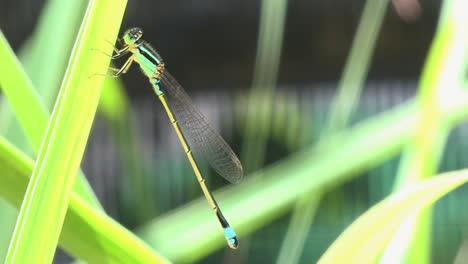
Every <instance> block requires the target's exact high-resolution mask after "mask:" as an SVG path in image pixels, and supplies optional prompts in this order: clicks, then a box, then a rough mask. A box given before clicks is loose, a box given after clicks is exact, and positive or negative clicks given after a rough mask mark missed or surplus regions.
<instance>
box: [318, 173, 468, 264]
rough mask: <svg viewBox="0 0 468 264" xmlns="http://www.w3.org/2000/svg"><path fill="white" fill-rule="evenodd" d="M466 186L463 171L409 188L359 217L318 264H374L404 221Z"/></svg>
mask: <svg viewBox="0 0 468 264" xmlns="http://www.w3.org/2000/svg"><path fill="white" fill-rule="evenodd" d="M466 182H468V170H462V171H456V172H450V173H445V174H442V175H440V176H439V177H435V178H433V179H430V180H424V181H421V182H417V183H416V182H415V183H413V184H410V185H408V186H407V187H405V188H403V189H401V190H399V191H398V192H397V193H395V194H393V195H392V196H390V197H388V198H387V199H385V200H384V201H382V202H380V203H378V204H377V205H375V206H374V207H372V208H371V209H370V210H368V211H367V212H366V213H364V214H363V215H362V216H361V217H359V218H358V219H357V220H356V221H355V222H354V223H353V224H351V226H350V227H348V228H347V229H346V231H345V232H343V233H342V234H341V235H340V236H339V237H338V239H337V240H335V242H334V243H333V244H332V245H331V246H330V247H329V248H328V250H327V252H325V254H324V255H323V256H322V258H320V260H319V261H318V263H375V262H376V260H377V258H378V257H379V255H380V253H381V251H382V249H383V248H384V247H385V245H386V243H387V242H388V240H389V239H390V238H391V236H392V235H393V233H394V232H395V231H396V230H397V229H398V227H399V225H400V224H401V222H402V221H404V220H405V219H406V218H407V217H408V216H411V215H413V214H414V213H415V212H417V211H419V210H421V209H423V208H427V207H428V206H430V205H432V204H433V203H434V202H436V201H437V200H438V199H440V198H441V197H442V196H444V195H445V194H447V193H449V192H450V191H452V190H453V189H455V188H457V187H459V186H460V185H462V184H464V183H466ZM382 227H384V228H382ZM397 262H398V261H397Z"/></svg>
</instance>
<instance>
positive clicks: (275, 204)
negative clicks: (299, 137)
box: [138, 94, 468, 262]
mask: <svg viewBox="0 0 468 264" xmlns="http://www.w3.org/2000/svg"><path fill="white" fill-rule="evenodd" d="M467 106H468V94H465V95H463V96H459V97H458V98H457V100H455V101H452V104H447V105H444V115H445V118H446V120H447V122H451V123H452V124H455V123H459V122H461V121H462V120H464V119H466V118H468V108H467ZM417 114H418V112H417V108H416V107H415V105H414V104H411V105H405V106H401V107H399V108H397V109H395V110H393V111H391V112H387V113H383V114H380V115H378V116H376V117H373V118H371V119H370V120H368V121H365V122H363V123H361V124H359V125H357V126H356V127H354V128H353V129H351V130H349V131H348V130H347V131H346V132H343V133H341V134H338V135H335V136H333V137H332V138H329V139H327V142H328V143H327V144H326V145H325V144H323V145H322V146H321V149H320V150H317V149H315V148H312V149H308V150H304V151H303V152H302V153H300V154H297V155H295V156H292V157H291V158H289V159H288V160H284V161H281V162H279V163H277V164H276V165H274V166H272V167H270V168H266V169H265V170H264V171H262V172H261V174H260V172H259V174H257V176H260V177H255V176H250V177H246V178H249V179H250V180H246V181H245V182H244V183H242V184H240V185H239V186H231V187H229V188H227V189H225V190H222V191H220V192H215V195H216V197H217V198H218V200H219V201H221V203H223V205H225V208H226V211H225V214H226V216H227V217H229V219H232V220H231V221H232V222H235V223H236V230H237V231H238V234H239V236H240V237H242V236H245V235H246V234H250V233H252V232H254V231H255V230H258V229H259V228H260V227H262V226H264V225H266V224H268V223H270V222H271V221H273V220H274V219H277V218H278V217H279V216H281V215H283V214H284V213H285V212H286V211H287V209H288V208H290V207H292V206H293V205H294V203H295V202H297V199H299V198H300V197H303V196H304V195H305V194H312V193H316V192H323V191H324V190H327V189H330V188H333V187H334V186H337V185H339V184H341V183H343V182H345V181H347V180H349V178H351V177H353V176H355V175H356V174H357V173H359V172H360V171H364V170H366V169H368V168H370V167H373V166H376V165H377V164H379V163H380V162H382V161H383V160H387V159H389V158H391V157H393V156H395V155H396V154H397V153H398V152H399V151H400V150H401V149H402V147H403V145H404V143H405V142H406V141H407V140H409V139H410V138H411V137H412V136H413V135H414V133H415V129H416V125H417V123H416V116H417ZM363 149H365V150H366V151H365V152H363V151H362V150H363ZM357 152H359V153H360V155H356V153H357ZM343 160H347V161H349V162H345V163H343V162H342V161H343ZM336 164H340V166H336ZM350 172H353V173H350ZM285 175H287V177H285ZM285 189H287V190H294V192H285V191H284V190H285ZM272 193H275V195H274V196H272V195H271V194H272ZM205 203H206V202H205V201H204V200H201V199H199V200H197V201H196V202H194V203H192V204H190V205H187V206H185V207H184V208H182V209H180V210H176V211H175V212H173V213H170V214H168V215H166V216H164V217H161V218H158V219H157V220H155V221H153V222H152V223H150V224H148V225H147V226H145V227H142V228H141V229H140V230H139V232H138V233H139V234H140V235H141V236H142V238H143V239H144V240H145V241H147V242H148V243H149V244H150V245H152V246H153V247H154V248H156V249H157V250H158V251H159V252H161V253H162V254H164V256H167V257H168V258H169V259H171V260H173V261H175V262H193V261H195V260H198V259H200V258H202V257H203V256H206V255H207V254H208V253H210V252H212V251H213V250H215V249H217V248H220V247H222V246H223V245H224V240H223V237H222V234H219V232H217V231H218V230H217V226H216V222H215V220H214V219H212V220H211V221H207V219H211V218H210V210H208V209H207V208H206V205H205ZM187 227H190V228H187ZM192 237H197V238H198V239H197V243H193V240H192V239H191V238H192Z"/></svg>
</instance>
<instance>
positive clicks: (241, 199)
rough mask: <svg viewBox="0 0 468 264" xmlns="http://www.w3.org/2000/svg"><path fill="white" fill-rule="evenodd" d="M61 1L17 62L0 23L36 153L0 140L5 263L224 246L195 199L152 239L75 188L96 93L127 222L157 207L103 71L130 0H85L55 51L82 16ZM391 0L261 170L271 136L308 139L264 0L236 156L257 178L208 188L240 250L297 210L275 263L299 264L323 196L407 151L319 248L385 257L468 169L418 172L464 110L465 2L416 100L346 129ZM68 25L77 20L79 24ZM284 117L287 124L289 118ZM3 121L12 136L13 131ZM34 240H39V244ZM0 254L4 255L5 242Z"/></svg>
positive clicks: (118, 89)
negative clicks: (318, 107) (9, 210)
mask: <svg viewBox="0 0 468 264" xmlns="http://www.w3.org/2000/svg"><path fill="white" fill-rule="evenodd" d="M65 2H68V1H58V0H51V1H50V2H49V5H48V8H47V9H46V11H45V12H50V14H55V15H56V17H54V18H53V19H52V17H53V16H44V17H43V18H42V20H40V22H39V25H38V30H37V31H36V34H35V35H34V37H33V38H32V40H31V42H29V43H30V44H29V45H28V46H26V48H25V49H24V52H23V60H24V63H25V65H26V66H25V68H26V70H23V68H22V67H21V65H20V63H19V62H18V60H17V58H16V56H15V55H14V54H13V52H12V50H11V48H10V47H9V45H8V43H7V41H6V39H5V37H4V36H3V34H0V57H1V58H2V60H0V72H2V75H1V77H0V86H1V88H2V90H3V93H4V95H5V99H6V100H8V104H9V105H10V106H11V108H12V112H13V113H14V115H15V116H14V117H15V118H16V119H17V120H18V123H19V125H20V126H21V129H22V132H23V133H24V135H25V136H26V138H27V139H28V142H29V145H30V146H29V148H30V149H32V150H33V152H34V151H37V150H38V156H37V160H36V163H35V164H33V161H32V160H31V159H30V158H29V157H28V156H27V155H26V154H24V151H28V148H27V147H25V148H22V150H19V149H18V148H17V147H18V145H19V144H21V142H22V141H24V140H23V139H22V137H21V136H20V137H17V138H16V139H13V138H8V140H7V139H5V138H3V137H2V138H0V170H1V171H2V173H3V175H4V176H3V177H0V196H1V197H3V198H4V199H5V200H7V201H8V202H9V203H10V204H11V205H13V206H15V207H16V208H21V209H20V211H19V217H18V221H17V224H16V229H15V232H14V235H13V237H12V239H11V244H10V248H9V250H8V252H7V254H8V256H7V263H48V262H50V261H51V259H52V257H53V254H54V252H55V248H56V246H57V243H59V245H60V246H61V247H62V248H63V249H65V250H66V251H67V252H68V253H70V254H71V255H72V256H74V257H77V258H80V259H83V260H85V261H88V262H91V263H119V262H121V263H155V262H168V260H171V261H175V262H193V261H197V260H200V259H201V258H203V257H205V256H207V255H209V254H210V253H212V252H214V251H215V250H217V249H219V248H221V247H224V246H225V241H224V239H223V235H222V233H221V232H220V231H219V226H218V224H217V223H216V221H215V219H213V217H212V215H211V212H210V210H209V208H207V206H206V201H204V200H203V199H198V200H195V201H193V202H192V203H190V204H186V205H184V206H183V207H181V208H178V209H176V210H175V211H172V212H169V213H168V214H166V215H163V216H158V217H157V218H155V219H153V220H152V221H151V222H149V223H147V224H146V225H144V226H142V227H141V228H139V229H138V232H137V233H138V235H139V236H141V237H142V239H143V240H145V241H146V242H147V243H148V244H149V245H151V247H152V248H150V247H148V246H147V245H146V244H145V243H144V242H142V241H141V240H140V239H138V238H136V237H135V236H134V235H133V234H132V233H131V232H130V231H129V230H127V229H125V228H124V227H122V226H120V225H119V224H118V223H116V222H115V221H114V220H112V219H111V218H110V217H108V216H106V215H105V213H104V212H102V211H101V210H100V209H99V203H98V202H97V200H96V198H95V197H94V194H93V193H92V191H91V190H90V189H88V188H89V187H88V185H87V182H86V181H85V180H84V177H82V175H80V174H78V175H80V178H79V180H78V181H77V183H76V186H75V188H74V189H73V190H72V184H73V183H74V181H75V175H77V173H78V171H79V165H80V162H81V158H82V155H83V151H84V148H85V146H86V143H87V140H88V135H89V131H90V128H91V125H92V121H93V119H94V115H95V112H96V109H97V106H98V102H100V110H101V112H102V113H103V115H104V116H105V117H106V118H107V120H109V121H110V123H111V124H112V126H111V127H112V128H113V130H114V132H115V134H116V135H117V136H116V141H117V143H118V144H117V145H118V146H119V153H120V155H121V157H122V158H123V159H124V162H123V163H122V164H123V169H122V170H123V171H124V174H125V177H132V178H125V179H126V180H125V181H123V182H125V183H127V182H130V184H128V185H126V189H125V190H124V191H125V192H126V194H127V195H132V192H133V193H135V194H133V196H132V198H134V199H133V200H134V201H133V202H131V203H128V204H125V205H124V207H127V209H130V208H132V209H133V211H132V218H135V219H132V220H131V221H133V220H135V221H136V223H139V222H142V221H144V220H146V219H148V217H150V216H151V215H153V214H154V211H153V210H155V209H154V206H153V205H150V203H148V202H145V201H148V200H149V199H151V197H150V196H149V191H148V190H147V189H145V188H146V186H145V185H146V182H145V178H144V175H143V170H144V169H143V167H144V166H143V164H142V163H138V161H137V160H138V157H137V155H138V153H139V151H138V140H136V139H135V135H136V133H135V131H133V128H131V126H130V124H129V123H130V121H131V117H130V116H131V113H132V111H131V110H130V103H129V101H128V99H127V98H126V96H125V94H124V93H123V89H122V86H121V84H120V83H119V82H118V81H117V80H114V79H108V80H106V81H104V79H105V78H104V77H103V76H100V75H99V74H104V73H105V72H106V69H107V67H108V65H109V60H110V58H109V57H108V56H105V55H103V54H102V52H104V53H108V54H110V53H111V52H112V47H111V45H109V43H108V42H109V41H111V42H112V41H113V40H115V38H116V36H117V32H118V27H119V25H120V22H121V19H122V16H123V11H124V8H125V1H111V0H96V1H90V3H89V6H88V9H87V11H86V14H85V16H84V19H83V21H82V24H81V28H80V29H79V32H78V36H77V37H76V40H75V31H73V30H70V31H69V32H67V35H66V36H64V38H63V39H64V40H63V42H62V41H61V42H59V41H57V42H54V43H52V44H54V45H55V46H54V47H52V48H51V50H49V51H48V52H47V53H45V52H42V51H43V50H44V46H47V45H49V44H50V43H49V41H48V40H49V39H50V35H49V34H51V32H57V31H60V30H62V29H63V28H64V27H65V28H75V29H76V30H78V26H77V25H78V22H80V19H78V17H79V16H80V15H81V14H80V12H73V8H76V9H77V10H81V9H80V6H81V4H80V2H81V1H70V3H69V4H67V3H65ZM270 2H271V3H270ZM386 2H387V1H385V0H382V1H379V2H377V1H368V4H369V5H370V4H374V5H377V6H374V8H376V9H375V10H378V12H377V11H376V12H364V14H366V13H367V14H373V15H376V17H374V18H373V19H371V18H369V17H368V16H366V15H363V22H362V24H361V26H360V29H359V30H358V33H357V34H356V42H355V44H354V45H353V48H352V51H351V54H350V57H349V60H348V62H347V65H346V67H345V71H344V74H343V77H342V79H341V82H340V84H339V91H340V92H339V94H338V96H337V99H336V100H335V103H334V107H333V108H332V111H331V114H330V116H329V117H328V118H327V120H329V123H328V124H327V126H326V129H325V130H324V132H323V134H322V136H321V137H320V141H319V143H318V144H316V145H315V146H313V147H309V148H304V149H303V150H301V151H300V152H299V153H298V154H296V155H293V156H290V157H288V158H286V159H284V160H281V161H279V162H277V163H275V164H274V165H272V166H269V167H267V168H263V169H262V170H261V171H259V169H260V168H262V164H263V163H264V162H265V157H266V154H267V149H266V147H267V143H268V140H269V139H270V138H273V139H274V140H276V141H277V142H279V143H282V144H284V145H285V146H287V147H288V149H289V150H290V151H293V150H294V151H295V150H296V149H295V148H298V147H299V146H301V145H302V144H303V143H304V142H309V141H310V138H311V137H312V136H311V135H306V136H304V137H301V139H296V138H295V135H294V133H293V132H291V130H301V131H302V132H304V131H305V133H309V134H310V133H312V132H311V129H310V128H309V126H311V124H310V123H307V122H301V120H302V119H304V116H305V115H302V114H301V113H300V110H299V109H297V108H295V107H294V105H295V104H296V102H297V101H295V98H293V99H291V100H289V99H288V100H286V99H284V98H281V95H280V94H277V93H276V92H275V87H276V82H277V78H278V69H279V62H280V58H281V55H280V53H281V47H282V41H283V38H284V36H283V33H284V32H283V29H284V22H285V18H286V10H287V2H286V1H279V2H274V1H263V4H262V11H261V17H262V18H261V23H260V30H259V32H260V33H259V42H258V43H259V44H258V51H257V62H256V69H255V81H254V83H253V85H252V87H253V88H252V91H251V93H250V95H249V96H248V97H247V99H246V101H247V103H246V104H245V105H247V106H248V109H249V111H248V113H249V114H250V115H249V116H247V117H246V120H242V121H245V123H246V125H245V126H244V127H243V128H244V129H245V131H244V132H245V141H244V143H245V144H244V146H243V149H242V151H243V155H242V157H243V158H244V159H243V162H244V163H245V164H247V166H246V167H247V168H248V171H249V172H252V173H251V174H252V175H249V176H248V177H246V180H245V182H243V183H241V184H240V185H238V186H229V187H227V188H224V189H221V190H219V191H217V192H215V195H216V197H217V198H219V202H220V204H222V207H223V209H224V213H225V214H226V216H227V217H228V218H229V220H230V221H231V223H232V225H233V227H234V228H235V229H236V231H237V232H238V235H239V237H240V243H241V244H240V246H241V247H242V245H243V244H242V242H243V239H245V238H246V236H248V235H250V234H252V233H253V232H255V231H257V230H259V229H260V228H261V227H263V226H266V225H267V224H269V223H271V222H273V221H275V220H276V219H278V218H280V217H281V216H284V215H286V214H287V213H288V212H289V211H290V210H291V209H295V212H296V213H295V214H293V217H292V219H291V229H290V230H289V231H288V234H287V235H286V238H287V239H285V243H284V244H283V249H282V251H281V254H280V256H281V258H280V260H279V261H280V262H286V261H293V262H298V261H299V259H300V256H301V248H304V247H305V246H306V245H305V241H306V236H307V234H308V233H309V230H310V228H311V226H312V224H313V223H312V220H313V216H314V213H315V212H316V208H318V207H319V206H320V205H321V198H322V195H323V194H324V193H326V192H328V191H332V190H333V189H334V188H336V187H339V186H341V185H342V184H343V183H345V182H347V181H349V180H350V179H352V178H354V177H357V175H358V174H359V173H362V172H365V171H367V170H368V169H369V168H373V167H376V166H377V165H379V164H380V163H382V162H384V161H386V160H389V159H390V158H393V157H395V156H396V155H398V154H399V153H400V151H402V150H405V151H404V155H403V161H402V162H401V164H400V172H399V173H398V180H397V182H396V184H395V186H396V187H395V193H394V194H393V195H391V196H390V197H388V198H386V199H385V200H384V201H382V202H380V203H378V204H377V205H375V206H374V207H372V208H371V209H369V210H368V211H367V212H366V213H364V214H363V215H362V216H361V217H359V218H358V219H357V220H356V221H355V222H354V223H353V224H352V225H351V226H350V227H349V228H347V229H346V230H345V231H344V232H343V233H342V235H340V237H339V238H338V239H337V240H336V241H335V242H334V243H333V244H332V245H331V247H330V248H329V249H328V250H327V252H326V253H325V255H323V258H322V259H321V261H323V262H324V263H328V262H330V263H337V262H343V260H346V261H349V260H356V261H357V262H359V263H362V262H376V261H377V260H378V258H379V257H381V256H382V254H383V256H384V258H383V259H385V255H388V254H392V253H393V252H401V251H405V250H406V247H407V246H408V245H406V244H404V243H393V244H392V243H390V245H391V246H390V247H388V248H386V246H387V245H388V243H389V241H392V239H393V242H394V241H398V240H399V239H401V237H399V236H395V234H398V233H399V232H398V229H399V228H401V226H402V223H407V222H410V220H412V218H411V217H410V216H411V215H413V213H414V212H418V211H419V210H420V209H422V208H430V207H431V205H432V204H433V203H434V202H435V201H436V200H437V199H439V198H440V197H441V196H443V195H445V194H447V193H449V192H450V191H451V190H452V189H454V188H456V187H457V186H459V185H461V184H463V183H464V182H466V181H467V180H468V176H467V175H466V171H460V172H452V173H448V174H443V175H440V177H438V178H434V179H425V178H428V177H430V176H432V175H434V174H436V172H437V167H438V164H439V159H440V158H441V157H442V155H443V152H442V151H443V149H444V146H445V144H446V139H447V135H448V134H449V133H450V132H451V130H452V128H453V127H455V126H456V125H457V124H459V123H460V122H461V121H463V120H466V118H468V93H466V90H464V89H463V88H466V83H467V82H466V76H465V75H466V74H465V73H466V67H467V62H468V50H467V49H466V47H468V30H467V29H466V28H467V27H466V24H468V21H467V16H466V15H464V14H462V13H463V12H461V11H460V10H466V1H463V0H452V1H445V5H444V12H443V15H442V18H441V20H440V23H439V27H438V33H437V34H436V38H435V39H434V43H433V46H432V48H431V51H430V54H429V56H428V60H427V62H426V65H425V66H424V71H423V74H422V76H421V81H420V84H419V86H420V89H419V92H418V96H417V100H416V102H415V103H411V104H407V105H403V106H400V107H398V108H396V109H394V110H392V111H389V112H386V113H382V114H379V115H377V116H374V117H372V118H369V119H368V120H365V121H363V122H361V123H359V124H357V125H355V126H353V127H351V128H349V129H345V126H346V124H347V123H348V121H349V117H350V116H351V114H352V112H353V110H354V109H355V107H356V104H357V98H358V97H359V93H360V89H361V88H362V85H363V83H364V80H365V78H366V74H367V72H368V65H369V62H370V57H371V55H372V50H373V46H374V45H375V39H376V36H377V33H378V28H379V25H380V23H381V21H382V19H383V13H384V11H385V9H384V7H383V6H385V4H386ZM71 7H72V8H71ZM70 8H71V9H70ZM368 8H369V7H368ZM109 10H112V12H109ZM365 10H367V11H369V10H370V9H367V8H366V9H365ZM62 11H63V12H62ZM65 11H66V12H65ZM60 12H62V13H60ZM66 14H73V15H74V16H75V17H70V16H67V15H66ZM66 19H69V20H70V21H73V22H70V25H64V24H60V23H57V22H56V21H63V20H66ZM369 19H370V20H369ZM369 21H371V22H369ZM72 24H76V25H75V27H74V26H73V25H72ZM368 24H372V26H373V27H372V29H370V30H367V31H366V30H364V29H369V28H366V27H363V26H362V25H368ZM363 28H364V29H363ZM46 29H50V30H46ZM365 33H367V34H365ZM74 41H76V43H75V46H74V48H73V52H72V55H71V58H70V61H69V63H68V69H67V71H66V73H65V77H64V81H63V82H62V87H61V88H60V92H59V94H58V96H57V99H56V104H55V106H54V109H53V111H52V116H51V117H50V120H49V116H48V107H49V105H50V104H51V102H53V101H54V99H55V98H56V97H55V94H56V91H57V89H56V88H57V86H58V83H59V82H60V80H61V79H62V75H63V64H64V61H66V58H67V54H68V52H69V50H71V46H72V43H73V42H74ZM96 50H99V51H96ZM48 60H52V61H49V62H50V63H51V65H50V71H44V72H43V74H41V71H40V68H41V66H42V65H43V63H48V62H47V61H48ZM38 62H40V63H39V64H38ZM3 73H6V74H3ZM31 80H32V81H31ZM103 87H105V88H104V90H103V94H102V98H101V99H99V98H100V94H101V90H102V88H103ZM276 96H277V97H279V99H276V98H275V97H276ZM99 100H100V101H99ZM275 100H277V101H278V102H276V101H275ZM239 105H240V106H241V107H243V106H245V105H242V104H239ZM273 105H275V106H276V107H277V108H278V109H274V107H273ZM275 111H276V112H275ZM2 117H5V120H6V118H7V117H9V118H8V119H11V120H12V118H11V117H12V116H11V115H10V114H8V113H7V114H4V113H2ZM273 117H274V118H273ZM47 123H48V125H47ZM286 123H287V124H288V125H284V124H286ZM305 123H307V124H305ZM4 124H7V127H9V128H11V127H10V123H8V122H4V120H3V119H2V125H4ZM13 126H14V125H13ZM306 126H307V127H306ZM288 127H289V128H290V129H289V130H288ZM270 130H271V131H270ZM10 131H15V132H14V134H18V135H19V133H16V130H14V129H10ZM282 139H284V142H281V140H282ZM12 143H14V144H16V147H15V146H13V145H12ZM39 146H41V148H40V149H39ZM168 162H169V161H168V160H160V161H157V162H156V164H157V165H158V167H157V170H158V171H157V172H158V173H161V171H162V170H163V169H164V167H166V164H165V163H168ZM163 163H164V164H163ZM177 170H179V171H180V170H183V166H181V165H180V164H178V168H177ZM29 179H30V181H29ZM421 179H425V180H423V181H420V180H421ZM184 180H185V179H184ZM132 181H133V182H132ZM400 187H401V189H399V188H400ZM69 201H70V202H69ZM148 208H150V209H151V210H150V209H148ZM305 209H307V210H305ZM2 216H3V214H2ZM430 217H431V215H430V214H426V215H424V216H423V217H422V218H421V219H423V221H422V222H417V221H413V222H412V223H411V225H412V226H413V227H412V230H414V232H418V233H417V235H416V236H415V237H416V239H413V240H412V247H410V249H409V250H408V251H407V252H406V251H405V253H404V254H405V255H407V256H405V257H406V261H407V262H412V261H414V260H418V261H426V260H428V258H429V251H430V249H429V247H428V245H429V244H430V242H431V236H430V233H429V231H430V225H431V221H430V219H431V218H430ZM411 235H413V236H414V233H411V234H410V236H411ZM194 238H196V239H195V240H194ZM295 238H300V239H295ZM38 239H39V240H40V241H41V243H37V241H38ZM282 240H283V238H277V239H276V242H277V243H278V244H279V243H280V241H282ZM288 241H294V243H291V242H288ZM288 246H289V247H290V248H288ZM402 248H403V250H402ZM156 251H157V252H160V254H161V255H159V253H156ZM0 254H5V252H4V251H0ZM275 255H276V254H275ZM2 257H3V256H2Z"/></svg>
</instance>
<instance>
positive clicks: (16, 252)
mask: <svg viewBox="0 0 468 264" xmlns="http://www.w3.org/2000/svg"><path fill="white" fill-rule="evenodd" d="M125 4H126V1H119V2H116V1H111V0H95V1H90V2H89V4H88V8H87V11H86V14H85V17H84V20H83V24H82V26H81V28H80V31H79V34H78V37H77V41H76V43H75V46H74V48H73V52H72V55H71V59H70V62H69V66H68V68H67V72H66V74H65V78H64V81H63V83H62V87H61V89H60V93H59V96H58V99H57V102H56V104H55V106H54V110H53V112H52V116H51V118H50V121H49V125H48V127H47V130H46V132H45V136H44V139H43V141H42V146H41V149H40V151H39V154H38V157H37V162H36V165H35V168H34V170H33V173H32V176H31V180H30V183H29V185H28V189H27V191H26V194H25V197H24V200H23V204H22V206H21V209H20V213H19V216H18V221H17V223H16V227H15V231H14V234H13V237H12V240H11V243H10V247H9V249H8V255H7V258H6V262H7V263H8V262H18V263H49V262H51V261H52V258H53V255H54V253H55V249H56V246H57V242H58V239H59V235H60V232H61V228H62V225H63V220H64V218H65V213H66V211H67V208H68V202H69V198H70V194H71V187H72V184H73V182H74V180H75V176H76V173H77V172H78V168H79V165H80V162H81V158H82V156H83V152H84V149H85V146H86V143H87V139H88V136H89V132H90V129H91V125H92V122H93V118H94V115H95V112H96V108H97V104H98V101H99V94H100V91H101V86H102V83H103V78H99V77H96V76H95V75H96V73H100V72H105V71H106V69H107V67H108V65H109V62H110V58H108V57H106V56H97V54H96V52H93V49H100V50H102V51H104V52H109V53H110V52H111V49H112V47H109V45H106V42H105V40H106V39H116V37H117V32H118V27H119V25H120V22H121V20H122V16H123V11H124V9H125ZM109 10H112V12H109ZM92 76H95V77H94V78H92ZM38 240H40V241H41V243H37V241H38Z"/></svg>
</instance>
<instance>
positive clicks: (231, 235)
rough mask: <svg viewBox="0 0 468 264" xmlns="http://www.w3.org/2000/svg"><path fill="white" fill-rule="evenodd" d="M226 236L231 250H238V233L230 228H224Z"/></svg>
mask: <svg viewBox="0 0 468 264" xmlns="http://www.w3.org/2000/svg"><path fill="white" fill-rule="evenodd" d="M224 235H225V236H226V241H227V243H228V245H229V247H230V248H232V249H237V248H238V247H239V240H237V235H236V232H234V230H233V229H232V228H231V227H230V226H228V227H225V228H224Z"/></svg>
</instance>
